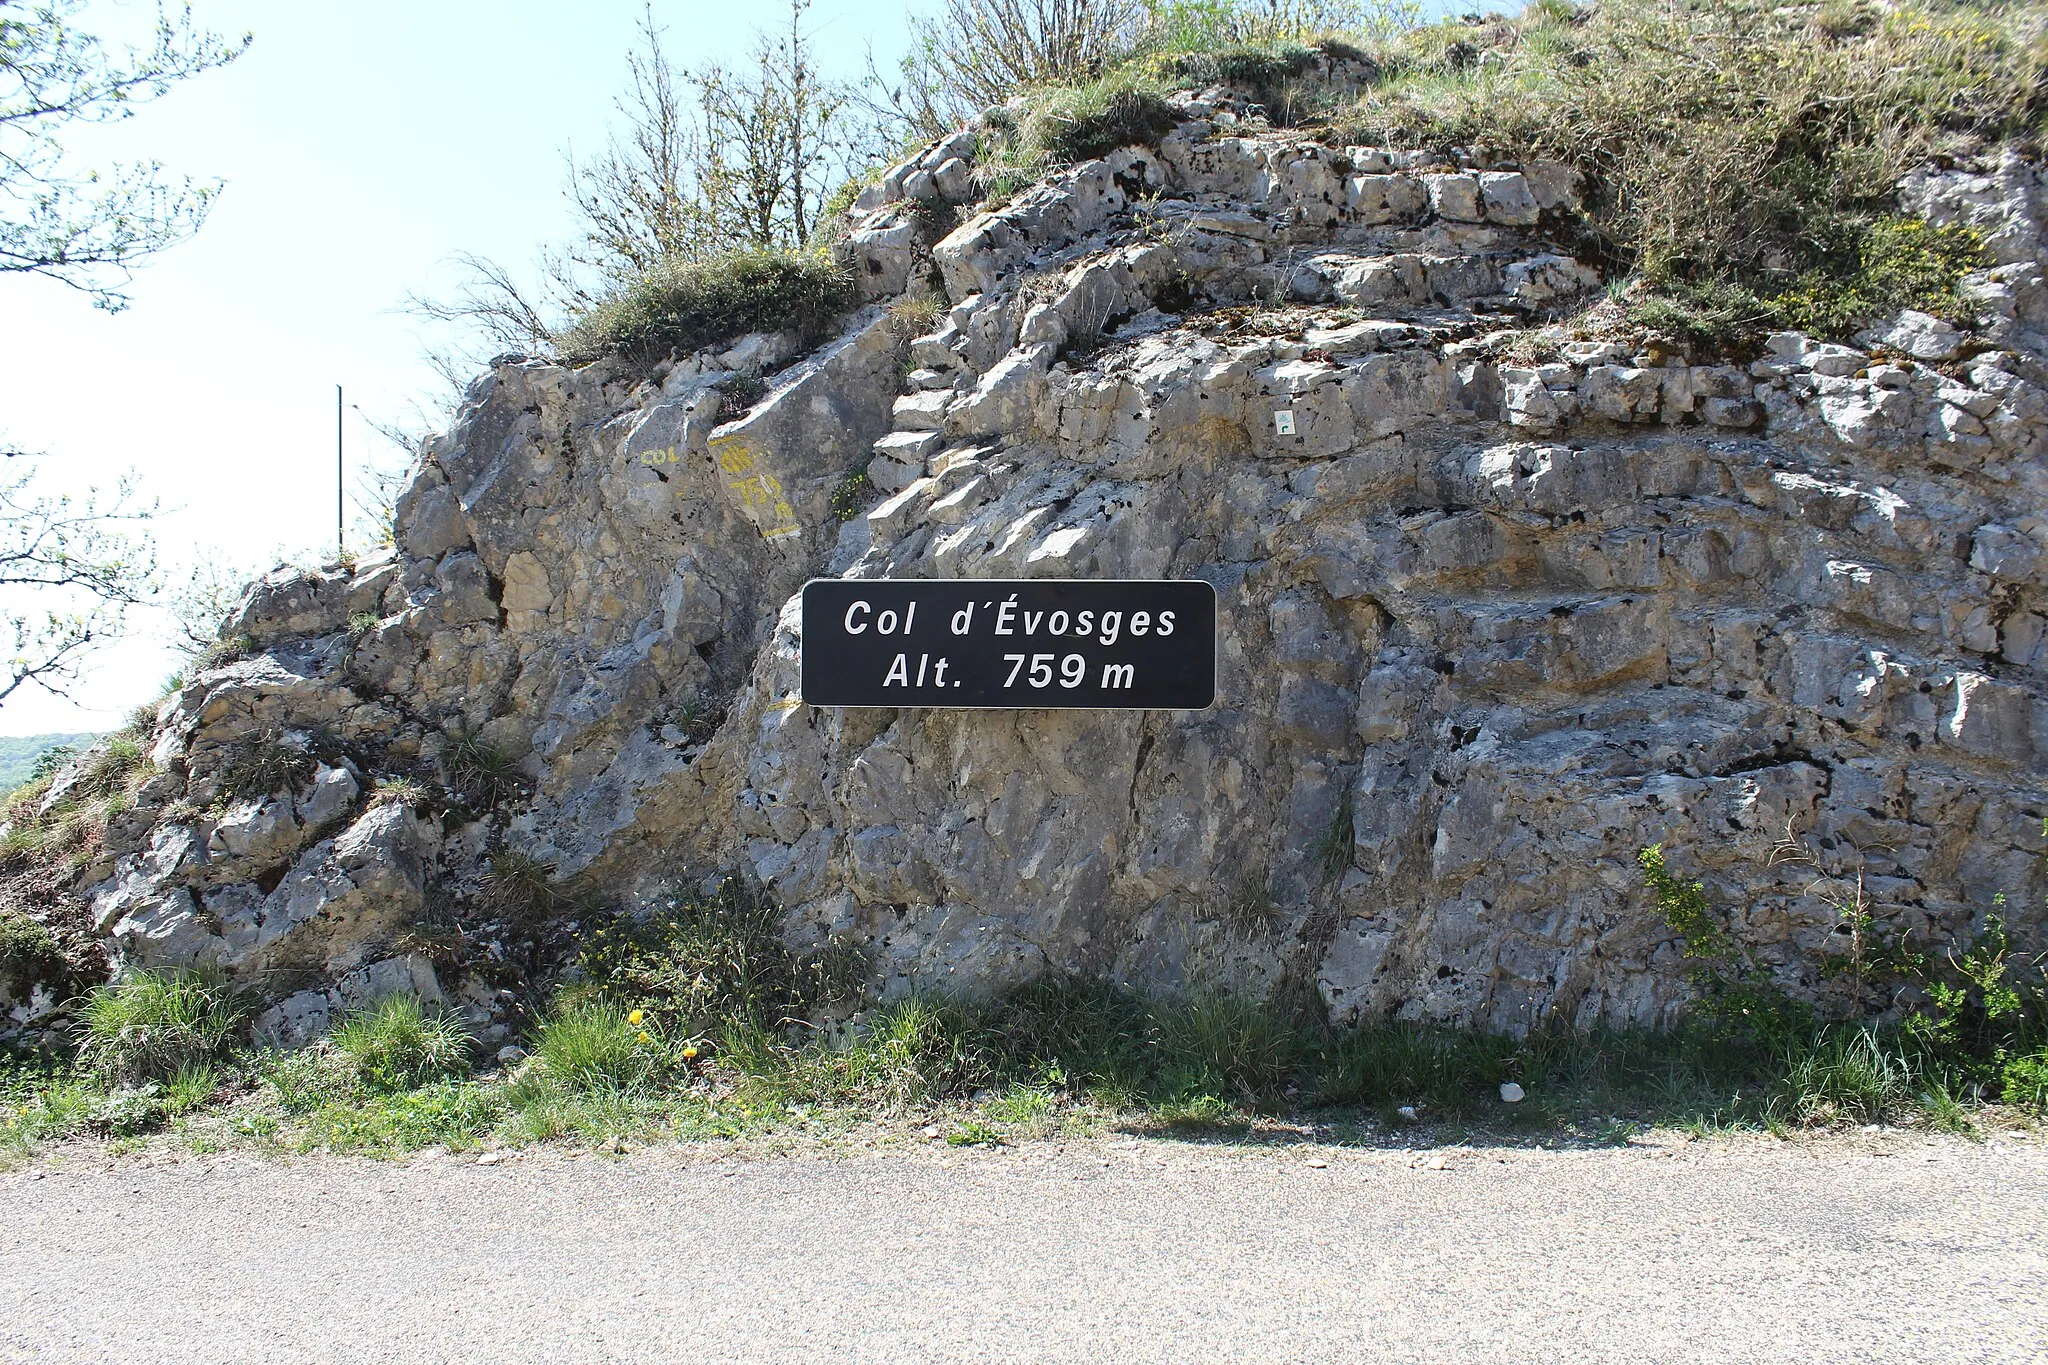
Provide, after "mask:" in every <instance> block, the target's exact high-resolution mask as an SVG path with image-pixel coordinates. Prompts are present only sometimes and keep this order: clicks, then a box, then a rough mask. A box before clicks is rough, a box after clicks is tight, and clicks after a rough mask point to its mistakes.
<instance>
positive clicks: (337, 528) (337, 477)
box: [334, 384, 348, 559]
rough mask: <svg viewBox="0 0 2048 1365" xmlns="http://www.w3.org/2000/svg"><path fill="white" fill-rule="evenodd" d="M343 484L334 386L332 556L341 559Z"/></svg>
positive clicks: (343, 550) (338, 401) (338, 404)
mask: <svg viewBox="0 0 2048 1365" xmlns="http://www.w3.org/2000/svg"><path fill="white" fill-rule="evenodd" d="M344 487H345V484H344V482H343V474H342V466H341V385H339V384H336V385H335V386H334V556H335V558H336V559H339V558H341V557H342V556H343V555H345V554H347V553H348V546H347V542H346V540H345V539H344V533H343V527H342V523H343V522H344V521H345V520H346V519H347V516H348V513H347V512H346V511H345V510H344V508H343V501H344V497H345V495H344V493H343V489H344Z"/></svg>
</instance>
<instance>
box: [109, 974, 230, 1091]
mask: <svg viewBox="0 0 2048 1365" xmlns="http://www.w3.org/2000/svg"><path fill="white" fill-rule="evenodd" d="M247 1014H248V1010H247V1006H246V1004H245V1002H244V1001H243V1000H242V998H241V996H240V994H239V993H238V992H237V991H235V990H234V989H233V988H232V987H230V986H229V985H227V984H226V983H225V982H222V981H220V980H219V979H217V978H214V977H210V976H206V975H202V974H200V973H196V972H153V971H141V972H136V973H134V974H133V975H131V976H128V977H126V978H124V979H123V980H121V981H117V982H115V983H114V984H113V985H110V986H102V987H100V988H99V989H97V990H95V991H93V992H92V993H91V994H90V995H88V996H87V997H86V998H85V1002H84V1005H83V1006H82V1008H81V1009H80V1011H79V1020H80V1023H81V1024H82V1026H83V1029H84V1036H83V1038H82V1039H81V1040H80V1043H79V1049H78V1055H79V1061H80V1062H81V1064H83V1065H84V1066H85V1067H86V1068H87V1069H88V1070H90V1071H92V1072H93V1073H94V1074H96V1075H97V1076H99V1077H100V1078H101V1079H102V1080H103V1081H105V1082H106V1083H108V1084H110V1085H112V1084H129V1085H135V1084H141V1083H144V1082H147V1081H165V1080H169V1079H171V1078H172V1077H174V1076H176V1075H177V1074H178V1073H179V1072H180V1071H181V1070H183V1069H185V1068H187V1067H193V1066H199V1065H203V1064H206V1063H210V1062H214V1061H217V1060H219V1059H221V1058H222V1057H224V1056H225V1055H226V1053H227V1050H228V1047H229V1045H230V1044H232V1043H233V1042H234V1041H235V1040H236V1038H237V1037H239V1036H240V1034H241V1031H242V1026H243V1023H244V1021H245V1020H246V1018H247Z"/></svg>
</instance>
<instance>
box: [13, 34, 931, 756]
mask: <svg viewBox="0 0 2048 1365" xmlns="http://www.w3.org/2000/svg"><path fill="white" fill-rule="evenodd" d="M194 9H195V12H196V17H197V18H198V20H199V21H200V22H201V23H202V24H204V25H206V26H208V27H210V28H213V29H214V30H216V31H221V32H228V33H240V32H244V31H247V32H252V33H254V34H255V36H256V42H255V44H254V46H253V47H251V48H250V50H249V52H248V53H247V54H246V55H245V56H244V57H242V58H241V60H239V61H238V62H236V63H235V64H234V65H232V66H230V67H228V68H226V69H224V70H221V71H215V72H211V73H208V74H207V75H205V76H202V77H200V78H198V79H196V80H193V81H191V82H189V83H187V84H186V85H184V86H181V87H180V88H179V89H178V90H177V91H176V92H175V93H173V94H172V95H171V96H170V97H169V98H167V99H165V100H163V101H162V102H161V103H158V104H155V105H152V106H150V107H148V108H146V109H144V110H143V111H142V112H141V113H140V114H139V115H138V116H137V117H136V118H134V119H132V120H130V121H128V122H127V123H124V124H122V125H119V126H118V127H114V128H110V129H104V130H101V129H83V130H78V131H77V132H76V133H75V135H73V136H71V137H70V138H69V139H68V141H69V143H70V145H71V146H72V147H73V148H74V149H75V150H76V151H77V152H78V153H79V154H80V155H81V156H82V157H86V158H93V159H98V158H102V157H117V158H122V159H130V160H133V159H141V158H152V157H153V158H156V159H159V160H162V161H163V162H164V163H165V164H166V166H167V167H169V168H170V169H172V170H175V171H180V172H190V173H192V174H195V175H201V176H219V177H221V178H223V179H225V180H226V181H227V182H228V184H227V191H226V193H225V194H224V195H223V196H222V198H221V200H220V202H219V205H218V207H217V208H216V210H215V211H214V213H213V216H212V218H211V219H210V220H209V221H208V223H207V224H206V227H205V229H204V230H203V231H202V232H201V233H200V234H199V236H198V237H197V238H195V239H194V240H192V241H190V242H187V243H185V244H184V245H182V246H179V247H177V248H174V249H173V250H171V251H170V252H168V253H166V254H164V255H163V256H160V257H158V258H157V259H156V260H155V261H154V262H152V263H151V264H149V265H148V266H146V267H145V268H144V269H142V270H141V271H139V272H137V275H136V278H135V281H134V285H133V288H132V290H131V291H130V292H131V294H132V297H133V299H134V305H133V307H132V308H130V309H129V310H128V311H126V312H124V313H120V314H114V315H109V314H107V313H103V312H100V311H97V310H95V309H93V308H92V307H91V306H90V305H89V304H88V303H87V302H86V301H85V299H84V298H83V297H82V296H80V295H78V294H76V293H74V292H73V291H71V290H69V289H66V288H64V287H63V286H61V285H57V284H54V283H51V282H49V281H44V280H37V279H27V278H22V277H19V276H10V277H0V433H4V434H5V436H6V437H7V438H9V439H10V440H11V441H12V442H13V443H14V444H15V445H17V446H19V447H20V448H23V449H28V450H38V451H44V452H47V453H48V456H49V458H48V460H47V461H46V462H45V464H44V468H45V469H46V470H47V471H48V472H49V474H50V475H52V476H53V479H54V482H56V483H58V484H60V485H63V486H68V487H83V486H85V485H88V484H92V483H100V484H106V483H110V482H112V481H113V479H114V478H115V477H117V476H118V475H119V474H120V473H121V471H123V470H125V469H129V468H133V469H135V470H137V471H138V472H139V473H140V475H141V477H142V480H143V482H144V485H145V487H146V488H147V489H148V491H149V492H150V493H152V494H155V495H158V496H160V497H161V498H162V499H163V501H164V503H165V504H166V505H167V507H171V508H173V509H175V510H172V511H169V512H168V513H167V514H166V515H165V516H164V517H163V518H162V520H161V521H160V522H159V524H158V528H157V529H158V535H159V540H160V542H161V544H162V548H163V550H164V553H165V557H166V559H167V560H174V561H178V562H182V563H189V562H191V560H192V559H193V558H195V557H208V558H218V557H225V558H226V559H227V560H228V561H229V562H232V563H235V564H256V563H259V562H261V561H263V560H265V559H266V557H268V556H271V555H273V553H274V552H275V551H277V550H278V549H280V548H284V549H288V550H291V551H294V552H297V551H303V550H305V549H308V548H310V547H314V546H320V545H326V544H331V543H332V539H333V517H334V491H333V478H334V474H333V465H334V385H335V384H337V383H340V384H342V385H344V386H346V388H347V391H348V397H349V399H350V400H351V402H356V403H360V404H361V405H362V407H363V408H364V409H365V410H366V411H370V412H373V413H378V414H395V413H399V412H402V411H403V410H404V409H405V408H406V406H407V404H408V402H409V400H410V399H411V398H412V397H413V396H415V395H419V394H424V393H430V392H433V391H435V390H436V389H437V387H438V385H437V383H436V381H435V380H434V378H433V376H432V374H431V372H429V371H428V370H427V369H426V368H425V366H424V365H423V364H422V362H421V360H420V358H419V357H420V341H419V328H420V324H419V323H418V321H417V320H416V319H414V318H412V317H410V316H408V315H406V314H404V313H402V312H399V311H395V310H396V309H397V308H398V305H399V304H400V302H401V301H402V299H403V298H404V297H405V295H406V293H407V291H408V290H422V291H427V292H431V291H432V290H434V289H435V288H436V287H437V286H445V285H446V284H447V282H448V278H449V276H448V272H447V270H446V268H445V262H446V261H447V259H448V258H449V257H450V256H451V255H452V254H453V253H455V252H458V251H474V252H479V253H482V254H485V255H490V256H495V257H497V258H500V259H502V260H505V261H508V262H516V263H521V264H524V263H527V262H529V261H530V260H531V259H532V257H533V256H534V254H535V252H536V250H537V248H538V247H539V246H540V245H541V244H542V243H544V242H549V241H555V240H559V239H561V238H563V237H565V236H567V235H568V234H569V232H570V228H571V223H570V217H569V214H568V212H567V211H566V209H565V206H564V204H563V201H562V196H561V184H562V151H563V148H564V147H566V146H569V145H571V144H573V145H574V146H575V147H577V148H578V149H579V150H582V149H594V148H595V147H597V146H598V145H599V144H600V143H601V142H602V141H603V138H604V134H605V128H606V125H607V122H608V119H609V118H610V117H611V107H610V105H611V100H612V97H613V95H614V94H615V93H616V92H617V90H618V89H619V88H620V86H621V85H622V83H623V79H624V74H625V56H626V53H627V51H628V50H629V49H630V48H631V47H632V46H633V43H634V25H635V21H636V19H637V17H638V14H639V10H640V4H639V0H582V2H581V3H578V4H574V5H570V4H545V3H539V2H538V0H428V2H423V0H348V2H347V3H340V2H339V0H289V2H288V3H287V2H286V0H195V3H194ZM785 12H786V11H781V10H780V9H779V7H778V6H776V5H774V4H771V3H762V2H760V0H757V2H756V3H754V4H706V3H700V2H698V0H657V4H656V15H657V18H658V20H659V22H661V23H662V24H663V25H664V26H665V27H666V29H667V43H668V46H669V49H670V52H671V55H672V56H673V57H674V58H675V59H676V60H678V61H680V62H697V61H702V60H706V59H732V58H736V57H740V56H742V55H744V53H745V51H746V49H747V47H748V46H749V44H750V42H751V37H752V29H753V27H754V26H755V25H756V24H761V23H772V22H774V21H775V20H776V19H778V18H779V17H780V15H781V14H782V13H785ZM154 14H155V5H154V4H153V3H139V2H138V0H125V2H124V0H98V3H97V4H95V5H93V6H90V7H89V9H88V19H89V22H90V23H91V25H92V26H94V27H96V28H98V29H100V30H105V31H125V32H128V33H140V32H142V31H143V30H144V29H145V28H146V26H147V24H148V22H149V21H150V19H151V18H152V17H153V16H154ZM902 14H903V7H902V5H901V4H900V3H897V2H896V0H817V2H816V4H815V5H814V7H813V8H812V10H811V13H810V15H809V16H808V20H807V27H808V28H809V29H810V30H811V31H812V32H813V34H814V35H815V36H816V38H817V45H818V50H819V53H820V56H821V58H822V59H823V60H824V61H825V62H826V63H827V64H828V67H829V68H831V69H833V70H834V72H835V74H838V75H842V76H846V77H851V76H853V75H855V74H856V73H857V72H858V70H859V69H860V66H861V64H862V60H863V53H864V51H865V49H866V48H867V46H868V45H869V44H870V43H873V44H874V46H875V48H876V49H877V51H878V52H879V53H881V54H882V55H883V56H884V57H885V58H886V57H888V56H890V55H892V54H894V53H895V52H897V51H899V50H900V49H901V46H902V43H903V38H902V34H901V25H902ZM347 438H348V444H349V445H350V446H351V447H352V448H353V450H354V451H355V452H356V453H358V454H365V455H367V454H370V453H372V452H377V453H380V454H384V455H386V456H387V457H388V456H389V454H390V447H389V446H388V445H387V444H385V443H384V442H383V441H382V438H380V437H378V436H376V435H375V434H374V433H373V432H371V431H370V430H369V429H368V427H367V426H365V425H364V424H363V423H362V422H361V421H359V420H358V419H356V418H355V416H354V414H353V413H351V414H350V417H349V422H348V430H347ZM380 448H381V449H380ZM136 624H137V626H138V627H142V628H144V629H145V630H147V631H150V632H151V633H153V634H155V635H156V636H158V637H160V636H161V635H162V626H161V625H160V624H159V623H156V622H153V621H148V620H143V619H138V620H137V622H136ZM176 662H177V660H176V657H175V655H174V654H173V653H172V652H171V651H170V650H169V648H168V647H167V645H165V644H164V643H163V642H162V640H161V638H156V639H148V638H138V639H136V640H133V641H131V642H129V643H126V644H123V645H121V646H119V647H117V648H116V649H114V650H111V651H108V652H107V653H105V654H103V655H101V656H100V657H99V659H98V660H97V662H96V663H95V665H94V666H93V667H92V669H91V672H90V676H89V677H88V679H87V681H86V683H85V685H83V686H82V687H80V688H79V689H78V690H77V694H76V695H77V697H78V702H79V703H80V704H78V705H70V704H66V703H63V702H60V701H55V700H51V699H46V698H43V697H40V696H32V695H30V694H29V693H27V692H23V693H18V694H16V696H15V697H14V698H13V699H12V700H10V701H9V702H8V703H7V705H6V706H5V707H4V708H0V733H7V734H33V733H39V732H42V731H48V730H71V729H85V728H100V727H105V726H109V725H112V724H116V723H118V722H119V720H120V719H121V718H122V717H123V716H124V715H125V713H126V712H127V711H128V709H129V708H131V707H132V706H134V705H135V704H136V703H138V702H140V701H144V700H147V699H148V698H150V697H153V696H154V695H155V694H156V690H157V688H158V687H159V686H160V684H161V682H162V680H163V678H164V677H165V676H166V675H167V674H168V673H170V672H171V670H172V669H173V668H174V667H175V665H176Z"/></svg>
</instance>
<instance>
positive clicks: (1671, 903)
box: [1638, 845, 2048, 1125]
mask: <svg viewBox="0 0 2048 1365" xmlns="http://www.w3.org/2000/svg"><path fill="white" fill-rule="evenodd" d="M1778 857H1779V860H1780V861H1782V860H1783V849H1781V850H1780V853H1779V855H1778ZM1638 861H1639V862H1640V864H1641V866H1642V870H1643V878H1644V882H1645V884H1646V885H1647V886H1648V887H1649V889H1650V892H1651V894H1652V896H1653V897H1654V899H1655V901H1656V905H1657V908H1658V912H1659V914H1660V915H1661V916H1662V918H1663V919H1664V921H1665V923H1666V924H1668V925H1669V926H1670V927H1671V929H1672V931H1673V932H1674V933H1676V934H1677V935H1678V936H1679V939H1680V942H1681V944H1682V946H1683V949H1684V952H1685V954H1686V957H1687V958H1688V959H1689V960H1691V961H1692V962H1693V963H1694V966H1693V970H1692V972H1691V974H1690V976H1691V980H1692V983H1693V986H1694V988H1695V990H1697V991H1698V992H1699V996H1700V1001H1699V1004H1698V1005H1696V1006H1695V1012H1696V1013H1697V1014H1699V1015H1700V1016H1701V1017H1702V1019H1703V1020H1704V1021H1705V1022H1706V1023H1707V1025H1708V1028H1709V1030H1710V1031H1711V1035H1712V1036H1713V1037H1714V1038H1715V1039H1716V1040H1717V1041H1718V1042H1719V1043H1720V1044H1722V1045H1723V1046H1725V1047H1727V1048H1729V1049H1731V1050H1732V1051H1733V1052H1734V1053H1735V1054H1736V1055H1737V1057H1738V1058H1739V1059H1740V1064H1741V1065H1744V1066H1746V1067H1747V1068H1749V1069H1750V1070H1751V1071H1752V1072H1753V1073H1754V1074H1755V1075H1756V1076H1757V1077H1758V1078H1759V1080H1760V1082H1761V1089H1762V1092H1763V1094H1764V1097H1765V1099H1764V1113H1765V1115H1766V1116H1767V1117H1768V1118H1770V1119H1771V1120H1773V1121H1775V1122H1782V1123H1787V1124H1794V1125H1803V1124H1815V1123H1831V1122H1837V1121H1857V1122H1864V1121H1870V1120H1875V1119H1880V1118H1883V1117H1887V1116H1890V1115H1895V1114H1900V1113H1905V1112H1910V1111H1911V1110H1912V1109H1913V1108H1914V1107H1915V1106H1918V1107H1921V1108H1924V1109H1929V1110H1932V1111H1936V1112H1938V1113H1948V1114H1951V1116H1952V1115H1953V1113H1954V1111H1955V1110H1956V1107H1957V1106H1958V1105H1959V1104H1960V1102H1961V1101H1962V1099H1964V1098H1969V1099H1972V1100H1975V1101H1978V1102H1983V1101H1991V1102H1998V1101H2003V1102H2005V1103H2009V1104H2022V1105H2033V1106H2036V1107H2038V1106H2039V1103H2040V1100H2041V1099H2042V1098H2043V1092H2042V1088H2041V1085H2040V1078H2041V1077H2042V1076H2043V1075H2044V1074H2048V969H2044V966H2043V963H2042V961H2041V959H2040V957H2039V956H2035V957H2032V958H2022V957H2020V956H2018V955H2015V954H2014V953H2013V952H2012V950H2011V945H2010V941H2009V939H2008V936H2007V933H2006V927H2005V920H2004V916H2003V910H2004V898H2003V897H2002V896H2001V897H1999V898H1998V901H1997V904H1996V905H1995V906H1994V909H1993V911H1992V913H1990V914H1988V915H1986V916H1985V917H1984V920H1983V923H1982V926H1981V928H1980V929H1979V930H1978V931H1977V932H1976V933H1975V934H1974V935H1973V936H1972V938H1971V939H1970V941H1969V942H1967V943H1965V944H1960V945H1956V946H1952V947H1950V948H1948V949H1947V950H1946V951H1938V950H1935V949H1934V948H1932V947H1931V946H1930V945H1926V944H1921V943H1915V942H1913V941H1911V940H1909V939H1908V938H1906V937H1905V936H1903V935H1886V934H1885V933H1884V932H1883V931H1882V930H1881V929H1880V928H1879V925H1880V923H1881V922H1882V920H1883V918H1884V917H1882V916H1879V915H1877V914H1876V913H1874V908H1873V907H1872V906H1871V905H1870V903H1869V901H1868V899H1867V897H1866V896H1865V895H1864V894H1863V892H1862V890H1861V888H1860V885H1857V886H1855V887H1854V888H1853V889H1851V890H1844V889H1843V888H1842V887H1841V886H1840V885H1839V884H1838V879H1834V878H1830V877H1826V876H1823V877H1821V878H1820V879H1819V880H1818V881H1817V882H1816V883H1815V885H1813V886H1811V887H1809V888H1808V893H1809V894H1811V895H1814V896H1815V897H1816V898H1817V899H1820V900H1821V901H1822V902H1823V903H1825V904H1828V905H1830V906H1831V907H1833V908H1834V910H1835V912H1836V914H1837V917H1838V919H1839V921H1840V922H1841V925H1842V928H1843V929H1844V931H1845V936H1846V938H1847V940H1848V942H1849V944H1850V945H1851V950H1850V952H1849V953H1848V954H1843V955H1831V956H1829V957H1828V958H1826V959H1825V960H1823V961H1822V962H1820V963H1819V964H1817V965H1818V966H1819V967H1820V969H1821V973H1822V975H1823V976H1825V977H1832V978H1835V979H1837V980H1845V981H1846V982H1847V983H1848V1000H1847V1004H1846V1007H1845V1009H1846V1017H1840V1018H1832V1019H1824V1018H1821V1017H1820V1016H1819V1015H1817V1013H1816V1012H1815V1010H1814V1009H1813V1007H1812V1006H1810V1005H1808V1004H1806V1003H1805V1002H1803V1001H1798V1000H1794V999H1792V998H1790V997H1789V996H1788V995H1786V993H1785V992H1784V991H1783V990H1782V989H1781V988H1780V987H1779V986H1778V985H1777V983H1776V981H1775V980H1774V978H1773V977H1772V975H1771V973H1770V971H1769V970H1768V969H1767V967H1766V966H1765V965H1764V963H1763V962H1762V961H1761V959H1760V958H1759V956H1758V954H1757V952H1756V950H1755V948H1754V947H1753V946H1752V945H1750V944H1748V943H1746V942H1745V941H1744V940H1743V938H1742V936H1741V935H1740V934H1739V933H1738V932H1737V931H1736V928H1735V924H1736V922H1735V921H1734V920H1733V919H1731V918H1730V917H1729V916H1727V915H1725V914H1724V913H1722V912H1720V911H1718V910H1716V909H1715V908H1714V907H1713V905H1712V904H1711V902H1710V901H1709V900H1708V898H1707V895H1706V889H1705V887H1704V886H1702V885H1701V884H1700V883H1698V882H1685V881H1682V880H1680V879H1678V878H1675V877H1673V876H1672V875H1671V874H1670V872H1669V870H1668V868H1667V866H1666V863H1665V858H1664V851H1663V849H1662V847H1661V846H1656V845H1653V846H1651V847H1649V848H1646V849H1644V850H1643V851H1642V853H1641V854H1640V855H1639V858H1638ZM1871 991H1875V992H1876V993H1877V994H1878V995H1879V997H1880V998H1881V999H1882V1000H1883V1001H1884V1005H1883V1007H1882V1008H1881V1010H1879V1011H1878V1012H1876V1013H1874V1014H1873V1013H1871V1012H1870V1011H1869V1010H1868V1008H1867V999H1868V996H1867V993H1868V992H1871Z"/></svg>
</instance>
